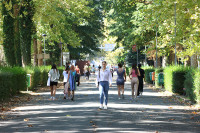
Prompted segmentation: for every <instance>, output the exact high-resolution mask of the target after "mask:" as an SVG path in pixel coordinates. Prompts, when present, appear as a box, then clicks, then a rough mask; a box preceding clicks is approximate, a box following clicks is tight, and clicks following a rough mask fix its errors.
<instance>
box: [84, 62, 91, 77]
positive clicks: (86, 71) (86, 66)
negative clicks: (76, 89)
mask: <svg viewBox="0 0 200 133" xmlns="http://www.w3.org/2000/svg"><path fill="white" fill-rule="evenodd" d="M84 74H85V78H86V79H88V80H89V77H90V68H89V65H88V63H86V64H85V66H84Z"/></svg>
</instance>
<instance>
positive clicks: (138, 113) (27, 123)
mask: <svg viewBox="0 0 200 133" xmlns="http://www.w3.org/2000/svg"><path fill="white" fill-rule="evenodd" d="M60 88H62V87H60ZM62 91H63V90H62V89H58V91H57V95H56V97H57V100H55V101H50V100H49V92H47V91H44V92H40V93H37V96H36V97H35V98H34V99H33V100H31V101H29V102H27V103H25V104H24V106H19V107H17V108H14V109H13V110H12V111H11V112H4V115H7V117H8V119H7V120H1V121H0V132H136V133H139V132H141V133H144V132H173V133H174V132H175V133H176V132H177V133H178V132H181V133H184V132H185V133H197V132H199V130H200V123H199V118H200V115H199V114H198V113H196V112H195V111H193V110H191V109H190V107H188V106H186V105H184V104H180V103H178V102H176V101H174V100H173V99H172V98H170V97H167V96H162V95H163V94H162V93H159V92H156V91H153V90H152V89H150V88H149V87H148V86H147V85H145V88H144V93H143V96H142V97H139V98H138V100H137V101H135V100H134V101H131V100H130V94H131V90H130V82H127V83H126V86H125V99H124V100H118V96H117V88H116V84H115V83H114V84H113V87H111V89H110V91H109V104H108V110H98V107H99V93H98V89H97V88H95V85H94V82H93V80H92V81H90V82H82V83H81V86H80V87H78V89H77V91H76V96H75V101H74V102H72V101H69V100H63V94H62Z"/></svg>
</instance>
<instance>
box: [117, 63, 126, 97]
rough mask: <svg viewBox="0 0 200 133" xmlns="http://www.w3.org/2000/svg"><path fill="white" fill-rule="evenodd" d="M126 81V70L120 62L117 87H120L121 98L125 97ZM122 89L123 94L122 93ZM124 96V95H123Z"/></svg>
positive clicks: (119, 95)
mask: <svg viewBox="0 0 200 133" xmlns="http://www.w3.org/2000/svg"><path fill="white" fill-rule="evenodd" d="M124 82H126V72H125V70H124V69H123V68H122V64H121V63H119V64H118V70H117V80H116V83H117V88H118V97H119V99H121V98H122V99H124ZM121 91H122V95H121ZM121 96H122V97H121Z"/></svg>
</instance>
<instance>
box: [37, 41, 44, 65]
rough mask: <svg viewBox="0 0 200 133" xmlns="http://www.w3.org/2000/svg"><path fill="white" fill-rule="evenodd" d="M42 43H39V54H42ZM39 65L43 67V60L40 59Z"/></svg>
mask: <svg viewBox="0 0 200 133" xmlns="http://www.w3.org/2000/svg"><path fill="white" fill-rule="evenodd" d="M41 44H42V43H41V42H40V43H39V51H38V54H42V45H41ZM38 65H39V66H42V65H43V59H38Z"/></svg>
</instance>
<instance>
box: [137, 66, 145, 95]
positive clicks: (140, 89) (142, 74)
mask: <svg viewBox="0 0 200 133" xmlns="http://www.w3.org/2000/svg"><path fill="white" fill-rule="evenodd" d="M138 68H139V71H140V76H138V79H139V86H138V94H137V95H138V96H139V95H142V93H143V79H144V70H143V69H142V68H141V64H138Z"/></svg>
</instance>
